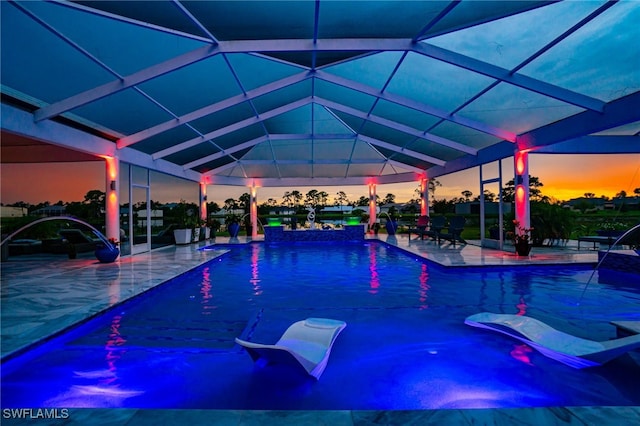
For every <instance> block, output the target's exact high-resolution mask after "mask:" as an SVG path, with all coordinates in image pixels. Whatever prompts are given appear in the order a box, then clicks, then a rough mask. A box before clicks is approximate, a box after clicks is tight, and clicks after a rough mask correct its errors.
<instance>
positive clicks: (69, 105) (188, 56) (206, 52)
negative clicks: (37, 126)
mask: <svg viewBox="0 0 640 426" xmlns="http://www.w3.org/2000/svg"><path fill="white" fill-rule="evenodd" d="M218 53H220V51H219V48H218V47H217V46H213V45H210V46H205V47H201V48H199V49H196V50H192V51H191V52H187V53H185V54H183V55H180V56H177V57H175V58H173V59H170V60H168V61H165V62H161V63H159V64H156V65H153V66H151V67H149V68H145V69H143V70H140V71H138V72H136V73H133V74H130V75H128V76H125V77H124V78H123V79H122V80H116V81H111V82H109V83H105V84H103V85H101V86H98V87H95V88H93V89H90V90H87V91H84V92H82V93H78V94H77V95H74V96H71V97H68V98H66V99H63V100H61V101H58V102H55V103H53V104H50V105H48V106H46V107H42V108H40V109H38V110H36V111H35V112H34V114H33V115H34V119H35V121H42V120H46V119H49V118H51V117H55V116H57V115H60V114H63V113H65V112H67V111H71V110H73V109H75V108H78V107H81V106H83V105H86V104H88V103H91V102H94V101H97V100H98V99H102V98H104V97H107V96H109V95H112V94H114V93H117V92H120V91H122V90H125V89H128V88H130V87H133V86H135V85H137V84H141V83H144V82H145V81H148V80H151V79H153V78H156V77H159V76H161V75H164V74H167V73H170V72H172V71H175V70H177V69H180V68H182V67H185V66H187V65H190V64H193V63H195V62H198V61H201V60H203V59H207V58H210V57H212V56H214V55H217V54H218Z"/></svg>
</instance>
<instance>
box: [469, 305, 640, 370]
mask: <svg viewBox="0 0 640 426" xmlns="http://www.w3.org/2000/svg"><path fill="white" fill-rule="evenodd" d="M464 322H465V324H468V325H471V326H473V327H480V328H486V329H489V330H493V331H497V332H499V333H504V334H506V335H508V336H511V337H513V338H516V339H518V340H520V341H523V342H525V343H526V344H528V345H529V346H531V347H532V348H534V349H536V350H538V351H540V352H541V353H542V354H544V355H546V356H548V357H549V358H552V359H555V360H556V361H560V362H562V363H565V364H567V365H570V366H571V367H574V368H585V367H594V366H598V365H602V364H604V363H605V362H608V361H611V360H612V359H614V358H616V357H619V356H621V355H623V354H625V353H627V352H629V351H631V350H634V349H637V348H640V334H636V335H632V336H628V337H623V338H620V339H613V340H607V341H603V342H595V341H593V340H587V339H582V338H580V337H576V336H572V335H571V334H567V333H563V332H562V331H558V330H556V329H555V328H553V327H550V326H549V325H547V324H545V323H543V322H541V321H538V320H537V319H534V318H531V317H526V316H522V315H508V314H493V313H490V312H482V313H479V314H475V315H471V316H469V317H467V319H465V321H464Z"/></svg>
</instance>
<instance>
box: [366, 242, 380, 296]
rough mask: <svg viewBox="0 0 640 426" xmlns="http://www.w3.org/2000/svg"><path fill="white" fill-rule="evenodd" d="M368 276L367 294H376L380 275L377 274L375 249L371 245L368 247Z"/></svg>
mask: <svg viewBox="0 0 640 426" xmlns="http://www.w3.org/2000/svg"><path fill="white" fill-rule="evenodd" d="M369 274H370V276H371V280H370V281H369V288H370V289H369V293H371V294H377V293H378V288H380V274H379V273H378V258H377V254H376V249H375V247H373V246H372V245H369Z"/></svg>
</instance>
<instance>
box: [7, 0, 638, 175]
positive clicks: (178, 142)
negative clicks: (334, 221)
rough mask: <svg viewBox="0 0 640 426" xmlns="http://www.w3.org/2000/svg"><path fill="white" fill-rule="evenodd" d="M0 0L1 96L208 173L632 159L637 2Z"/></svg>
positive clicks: (396, 170) (139, 154)
mask: <svg viewBox="0 0 640 426" xmlns="http://www.w3.org/2000/svg"><path fill="white" fill-rule="evenodd" d="M1 7H2V10H1V12H2V38H1V40H2V70H1V71H2V74H1V79H2V80H1V82H2V94H3V102H5V103H12V104H17V105H20V106H21V108H26V109H27V110H28V111H29V112H30V113H32V114H33V119H34V122H35V123H36V124H37V123H44V122H47V121H48V120H53V121H60V120H61V119H64V122H66V123H74V124H77V125H79V126H82V128H84V129H91V130H92V131H94V133H95V134H100V135H103V136H104V137H106V138H107V139H109V140H110V141H111V143H112V144H114V145H115V148H116V152H120V153H122V154H123V158H124V157H126V156H125V155H124V154H125V153H127V154H128V156H129V157H130V158H138V159H140V158H142V159H145V161H146V162H147V164H153V165H154V167H155V168H157V169H159V170H164V171H168V172H171V171H175V170H183V171H188V172H189V173H190V174H191V175H192V176H200V177H202V179H203V180H205V181H207V180H208V181H209V182H211V183H227V184H233V183H237V184H243V183H245V182H248V181H250V180H257V181H259V182H260V183H261V184H263V185H292V184H297V185H304V184H315V183H324V184H326V183H329V182H336V183H340V182H343V183H347V184H348V183H360V182H367V181H370V180H375V181H378V182H381V183H385V182H387V183H390V182H402V181H409V180H413V179H415V178H416V176H418V175H426V176H429V177H436V176H439V175H442V174H447V173H451V172H455V171H458V170H462V169H466V168H469V167H472V166H475V165H478V164H482V163H486V162H489V161H494V160H497V159H500V158H505V157H508V156H511V155H513V152H514V151H515V150H516V149H531V150H533V151H534V152H536V151H537V152H587V153H588V152H593V153H596V152H640V146H639V145H638V134H639V132H640V71H639V70H640V53H639V52H640V49H639V47H638V46H640V25H638V22H640V2H636V1H620V2H607V1H567V2H546V1H325V0H320V1H312V0H308V1H177V0H176V1H154V2H149V1H77V2H58V1H53V2H39V1H38V2H35V1H25V2H20V1H18V2H14V1H8V2H7V1H3V2H2V4H1ZM10 130H15V129H10ZM75 146H77V144H76V145H75ZM132 152H135V154H136V155H135V156H132V154H131V153H132Z"/></svg>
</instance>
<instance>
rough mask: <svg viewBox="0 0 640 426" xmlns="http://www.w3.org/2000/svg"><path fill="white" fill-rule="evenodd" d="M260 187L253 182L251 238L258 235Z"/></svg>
mask: <svg viewBox="0 0 640 426" xmlns="http://www.w3.org/2000/svg"><path fill="white" fill-rule="evenodd" d="M257 193H258V188H256V186H255V184H253V185H252V186H251V188H250V191H249V194H250V200H249V217H250V218H251V238H255V237H257V236H258V198H257Z"/></svg>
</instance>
